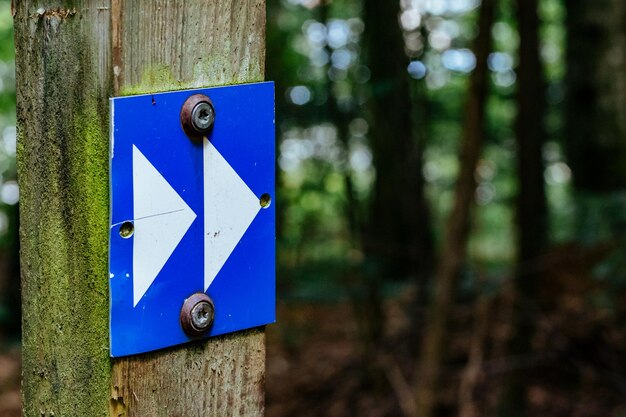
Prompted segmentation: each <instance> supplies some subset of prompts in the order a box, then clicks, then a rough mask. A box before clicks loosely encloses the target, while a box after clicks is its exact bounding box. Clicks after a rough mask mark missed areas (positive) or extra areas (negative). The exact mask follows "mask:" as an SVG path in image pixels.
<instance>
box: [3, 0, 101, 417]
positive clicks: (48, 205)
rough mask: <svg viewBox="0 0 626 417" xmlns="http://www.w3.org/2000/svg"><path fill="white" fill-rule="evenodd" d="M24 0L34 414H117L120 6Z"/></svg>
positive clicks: (21, 86) (26, 386) (26, 327)
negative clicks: (113, 390)
mask: <svg viewBox="0 0 626 417" xmlns="http://www.w3.org/2000/svg"><path fill="white" fill-rule="evenodd" d="M15 6H16V10H15V12H16V13H15V41H16V42H15V44H16V75H17V120H18V126H17V127H18V152H17V165H18V178H19V184H20V244H21V259H20V263H21V274H22V295H23V297H22V310H23V318H22V323H23V339H22V340H23V342H22V343H23V351H22V359H23V385H22V386H23V399H24V415H25V416H26V417H43V416H45V417H49V416H64V417H65V416H81V417H84V416H106V415H108V407H107V405H108V400H109V398H108V397H109V395H108V394H109V392H108V387H109V381H110V360H109V355H108V279H107V269H108V267H107V244H108V200H109V198H108V149H109V146H108V126H109V117H108V114H109V113H108V97H109V90H110V88H109V85H110V81H111V77H110V75H109V74H110V60H111V59H110V43H109V42H108V41H107V39H108V38H109V28H110V24H109V22H110V19H109V14H108V12H107V10H106V8H107V7H108V4H107V2H106V1H100V0H85V1H73V2H69V1H68V2H62V1H61V2H60V1H54V2H53V1H43V0H40V1H38V0H32V1H31V0H26V1H18V2H16V5H15Z"/></svg>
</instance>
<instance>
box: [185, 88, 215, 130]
mask: <svg viewBox="0 0 626 417" xmlns="http://www.w3.org/2000/svg"><path fill="white" fill-rule="evenodd" d="M214 123H215V108H214V107H213V102H212V101H211V99H210V98H208V97H207V96H205V95H204V94H194V95H192V96H190V97H189V98H187V100H185V103H184V104H183V107H182V109H181V110H180V124H181V126H182V128H183V130H184V131H185V133H186V134H187V136H189V137H190V138H192V139H195V140H201V139H202V138H203V137H205V136H206V135H208V134H209V132H210V131H211V129H212V128H213V124H214Z"/></svg>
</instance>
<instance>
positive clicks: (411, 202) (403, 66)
mask: <svg viewBox="0 0 626 417" xmlns="http://www.w3.org/2000/svg"><path fill="white" fill-rule="evenodd" d="M363 6H364V8H363V21H364V24H365V32H364V36H363V42H364V49H365V53H366V57H367V58H366V62H367V65H368V66H369V69H370V72H371V78H370V82H369V86H370V97H369V102H368V110H369V120H370V124H371V129H370V143H371V149H372V154H373V164H374V168H375V171H376V180H375V184H374V187H373V190H372V197H371V206H370V210H369V213H368V220H367V224H366V225H365V227H364V229H365V230H364V237H363V239H364V249H365V252H366V255H367V256H368V257H370V259H371V260H374V262H376V263H377V266H379V268H377V269H376V275H380V274H381V273H382V274H385V275H386V276H387V277H389V276H392V277H393V276H396V277H398V276H406V275H411V276H414V277H417V278H418V279H419V278H423V277H425V276H427V274H428V270H429V268H430V265H431V263H432V256H433V243H432V236H431V235H432V231H431V227H430V217H429V214H428V208H427V204H426V200H425V198H424V179H423V176H422V158H423V146H424V143H423V142H424V138H423V137H420V136H419V135H418V132H419V131H418V130H416V129H414V126H413V122H412V111H413V109H414V107H413V103H412V100H411V86H410V83H409V75H408V72H407V65H408V62H409V60H408V58H407V56H406V54H405V51H404V40H403V37H402V30H401V28H400V25H399V24H398V16H399V13H400V2H399V1H384V2H380V1H377V0H363Z"/></svg>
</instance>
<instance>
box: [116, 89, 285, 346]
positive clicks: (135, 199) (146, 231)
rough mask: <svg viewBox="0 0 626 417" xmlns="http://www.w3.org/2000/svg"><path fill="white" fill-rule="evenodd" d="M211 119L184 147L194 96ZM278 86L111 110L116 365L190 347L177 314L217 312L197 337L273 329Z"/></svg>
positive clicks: (144, 101) (168, 96) (150, 99)
mask: <svg viewBox="0 0 626 417" xmlns="http://www.w3.org/2000/svg"><path fill="white" fill-rule="evenodd" d="M198 93H201V94H204V95H206V96H208V97H209V98H210V99H211V101H212V104H213V107H214V109H215V123H214V126H213V129H212V131H211V132H210V133H209V134H208V135H207V136H206V137H204V138H200V139H195V140H193V139H190V138H189V137H188V136H187V135H186V134H185V132H184V131H183V129H182V128H181V119H180V117H181V116H180V114H181V113H180V112H181V108H182V106H183V104H184V103H185V101H186V99H187V98H188V97H190V96H191V95H193V94H198ZM274 162H275V161H274V86H273V83H258V84H244V85H236V86H228V87H216V88H207V89H201V90H187V91H175V92H168V93H160V94H151V95H141V96H132V97H119V98H113V99H111V223H110V244H109V245H110V251H109V272H110V292H111V297H110V298H111V308H110V336H111V356H125V355H131V354H137V353H142V352H147V351H151V350H156V349H161V348H165V347H169V346H173V345H177V344H181V343H185V342H187V341H190V340H194V339H196V338H195V337H190V336H188V334H187V333H185V331H184V330H183V328H182V327H181V318H180V317H181V308H182V306H183V303H184V301H185V300H186V299H188V298H189V297H190V296H191V295H192V294H195V293H206V294H207V295H208V296H209V297H210V298H211V300H212V301H213V303H214V306H215V319H214V323H213V326H212V327H211V328H210V330H209V331H208V332H207V333H206V334H205V335H204V337H210V336H216V335H220V334H225V333H230V332H234V331H238V330H243V329H248V328H252V327H257V326H261V325H265V324H268V323H272V322H274V320H275V232H274V229H275V205H274V204H270V201H271V198H273V197H274V186H275V184H274V169H275V168H274Z"/></svg>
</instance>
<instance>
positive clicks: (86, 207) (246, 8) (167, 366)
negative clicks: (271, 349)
mask: <svg viewBox="0 0 626 417" xmlns="http://www.w3.org/2000/svg"><path fill="white" fill-rule="evenodd" d="M15 29H16V35H15V39H16V50H17V57H16V72H17V96H18V111H17V112H18V175H19V181H20V192H21V195H20V198H21V200H20V216H21V231H20V241H21V245H22V253H21V268H22V286H23V298H24V299H23V311H24V315H23V327H24V339H23V346H24V350H23V364H24V373H23V397H24V415H25V416H27V417H30V416H37V417H42V416H45V417H48V416H63V417H71V416H80V417H85V416H90V417H91V416H107V415H108V416H128V417H133V416H146V417H158V416H168V417H176V416H180V417H183V416H184V417H188V416H189V417H193V416H258V415H262V414H263V410H264V391H263V385H264V373H265V338H264V332H263V330H262V329H253V330H250V331H247V332H241V333H237V334H233V335H228V336H225V337H219V338H214V339H211V340H210V341H207V342H201V343H196V344H192V345H187V346H184V347H178V348H174V349H169V350H164V351H160V352H156V353H152V354H148V355H140V356H136V357H131V358H124V359H118V360H115V361H111V360H110V359H109V351H108V274H107V270H108V268H107V255H108V254H107V251H108V215H109V213H108V209H109V206H108V202H109V196H108V158H109V156H108V149H109V147H108V142H109V139H108V126H109V116H108V115H109V111H108V97H109V96H112V95H126V94H134V93H149V92H157V91H167V90H174V89H182V88H192V87H202V86H212V85H221V84H234V83H242V82H253V81H260V80H262V79H263V75H264V53H265V37H264V30H265V2H264V0H212V1H200V0H187V1H185V0H174V1H165V0H157V1H152V0H137V1H124V0H74V1H71V0H56V1H54V0H22V1H17V2H16V14H15Z"/></svg>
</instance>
